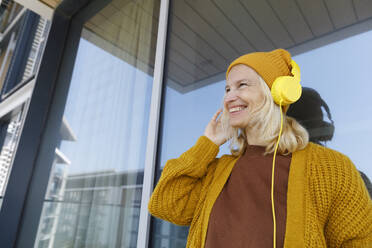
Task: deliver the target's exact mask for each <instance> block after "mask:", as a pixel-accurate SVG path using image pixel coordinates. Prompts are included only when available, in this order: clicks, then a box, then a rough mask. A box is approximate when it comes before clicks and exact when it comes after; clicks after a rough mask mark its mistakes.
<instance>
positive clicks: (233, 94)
mask: <svg viewBox="0 0 372 248" xmlns="http://www.w3.org/2000/svg"><path fill="white" fill-rule="evenodd" d="M237 98H238V96H237V93H236V92H235V91H231V90H230V91H229V92H227V93H226V94H225V102H232V101H235V100H236V99H237Z"/></svg>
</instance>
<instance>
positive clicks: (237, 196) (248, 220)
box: [148, 49, 372, 248]
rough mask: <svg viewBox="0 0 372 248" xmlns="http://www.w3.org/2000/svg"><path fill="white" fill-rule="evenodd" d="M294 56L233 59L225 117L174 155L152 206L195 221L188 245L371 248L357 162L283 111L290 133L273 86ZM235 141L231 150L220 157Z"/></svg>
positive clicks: (368, 206)
mask: <svg viewBox="0 0 372 248" xmlns="http://www.w3.org/2000/svg"><path fill="white" fill-rule="evenodd" d="M291 61H292V60H291V56H290V54H289V53H288V52H287V51H285V50H283V49H278V50H274V51H272V52H258V53H251V54H247V55H244V56H242V57H240V58H238V59H236V60H235V61H233V62H232V64H231V65H230V66H229V68H228V70H227V73H226V75H227V79H226V93H225V97H224V109H223V113H222V116H221V118H219V117H218V116H219V115H220V113H221V110H219V111H217V113H216V114H215V115H214V116H213V118H212V120H211V121H210V123H209V124H208V125H207V127H206V129H205V132H204V135H203V136H201V137H200V138H199V139H198V141H197V142H196V144H195V145H194V146H193V147H192V148H191V149H189V150H188V151H186V152H185V153H183V154H182V155H181V156H180V157H179V158H177V159H171V160H169V161H168V162H167V163H166V165H165V167H164V169H163V172H162V175H161V177H160V180H159V182H158V184H157V186H156V187H155V189H154V192H153V194H152V196H151V199H150V202H149V205H148V207H149V211H150V213H151V214H152V215H154V216H156V217H158V218H161V219H164V220H167V221H170V222H172V223H175V224H178V225H190V231H189V236H188V241H187V247H197V248H199V247H206V248H210V247H213V248H217V247H273V246H274V247H275V245H276V247H372V201H371V199H370V198H369V196H368V192H367V190H366V188H365V186H364V184H363V181H362V179H361V177H360V175H359V174H358V171H357V170H356V168H355V166H354V165H353V164H352V162H351V161H350V160H349V159H348V158H347V157H346V156H345V155H343V154H341V153H339V152H336V151H333V150H331V149H327V148H324V147H321V146H319V145H316V144H314V143H311V142H308V134H307V132H306V130H305V129H304V128H303V127H302V126H301V125H300V124H299V123H298V122H297V121H296V120H295V119H293V118H290V117H286V116H285V115H284V116H283V131H282V132H281V108H282V110H283V111H284V112H285V111H286V110H287V109H288V105H287V106H284V107H281V106H278V105H276V104H275V103H274V100H273V99H275V101H276V102H277V99H276V98H277V96H276V95H275V94H271V93H270V90H271V89H272V88H273V87H274V86H273V85H275V84H274V82H275V80H276V79H277V78H279V77H281V76H293V77H294V78H295V77H296V76H295V75H292V73H293V74H294V69H293V64H292V63H291ZM273 96H274V98H273ZM279 134H281V137H280V139H278V136H279ZM227 140H230V142H231V144H230V145H231V146H230V147H231V153H232V155H224V156H222V157H221V158H216V156H217V154H218V152H219V146H220V145H222V144H224V143H225V142H226V141H227ZM278 140H279V143H278V147H277V152H278V155H277V157H276V160H275V156H274V155H275V154H276V142H277V141H278ZM272 161H274V162H275V167H272ZM273 168H275V170H273ZM272 171H274V172H275V173H274V175H275V176H274V178H272V176H271V175H272ZM272 179H274V180H273V181H274V183H273V184H272ZM272 186H273V187H274V189H275V190H274V191H273V195H272V196H271V195H270V192H271V190H272ZM272 197H273V199H274V201H273V202H271V200H272ZM273 210H275V212H274V211H273ZM274 217H275V218H274ZM274 240H275V242H274ZM274 244H275V245H274Z"/></svg>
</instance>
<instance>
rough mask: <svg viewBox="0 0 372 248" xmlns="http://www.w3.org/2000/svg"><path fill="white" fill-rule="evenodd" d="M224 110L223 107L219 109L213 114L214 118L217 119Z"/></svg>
mask: <svg viewBox="0 0 372 248" xmlns="http://www.w3.org/2000/svg"><path fill="white" fill-rule="evenodd" d="M221 112H222V109H219V110H217V112H216V113H215V114H214V115H213V117H212V120H213V121H217V118H218V115H219V114H220V113H221Z"/></svg>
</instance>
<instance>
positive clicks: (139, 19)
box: [43, 0, 372, 92]
mask: <svg viewBox="0 0 372 248" xmlns="http://www.w3.org/2000/svg"><path fill="white" fill-rule="evenodd" d="M43 2H45V3H47V4H48V5H49V6H54V7H55V6H57V4H58V2H59V1H58V0H43ZM159 4H160V0H155V1H153V0H132V1H131V0H113V1H112V2H111V3H110V4H109V5H108V6H107V7H105V8H104V9H103V10H102V11H100V12H99V13H98V14H97V15H96V16H94V17H93V18H91V19H90V20H89V22H88V23H86V25H85V28H86V30H85V31H84V33H83V37H84V38H86V39H88V40H90V41H91V42H93V43H95V44H97V45H99V46H100V47H102V48H103V49H105V50H107V51H109V52H111V53H112V54H113V55H115V56H118V57H120V58H122V59H124V60H125V61H126V62H128V63H130V64H132V65H135V66H138V67H140V68H141V69H142V70H144V71H146V72H147V73H149V74H152V71H153V63H154V56H155V46H156V33H157V23H158V11H159ZM170 11H171V15H170V17H171V18H170V23H169V24H170V26H169V28H170V29H169V35H168V37H169V38H168V41H167V49H168V50H167V51H168V54H167V59H168V60H167V61H168V62H167V68H166V69H167V73H166V75H167V77H168V79H169V81H170V82H171V83H170V85H171V86H172V87H173V88H175V89H177V90H178V91H180V92H188V91H190V90H193V89H195V88H198V87H201V86H203V85H206V84H208V83H212V82H216V80H222V79H223V78H224V72H225V70H226V67H227V66H228V64H229V63H230V62H231V61H232V60H233V59H234V58H236V57H238V56H240V55H242V54H245V53H249V52H253V51H267V50H272V49H275V48H286V49H289V50H290V51H291V52H292V54H293V55H295V54H299V53H302V52H305V51H308V50H311V49H314V48H316V47H320V46H323V45H325V44H329V43H331V42H335V41H337V40H340V39H343V38H346V37H349V36H351V35H355V34H357V33H360V32H363V31H367V30H369V29H372V21H371V19H372V1H370V0H312V1H306V0H250V1H248V0H246V1H243V0H232V1H226V0H173V1H172V0H171V5H170ZM138 61H139V62H140V63H139V62H138Z"/></svg>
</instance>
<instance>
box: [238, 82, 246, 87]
mask: <svg viewBox="0 0 372 248" xmlns="http://www.w3.org/2000/svg"><path fill="white" fill-rule="evenodd" d="M247 85H248V84H247V83H240V84H239V87H242V86H247Z"/></svg>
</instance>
